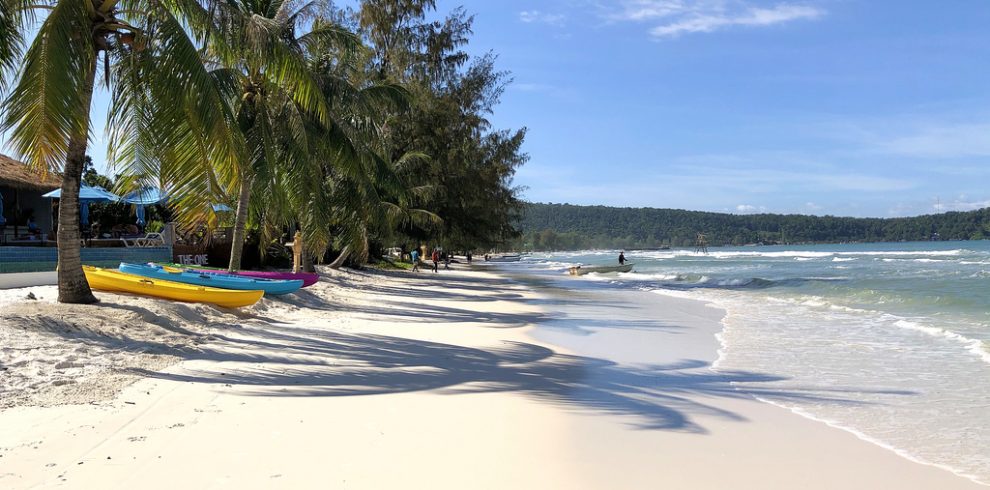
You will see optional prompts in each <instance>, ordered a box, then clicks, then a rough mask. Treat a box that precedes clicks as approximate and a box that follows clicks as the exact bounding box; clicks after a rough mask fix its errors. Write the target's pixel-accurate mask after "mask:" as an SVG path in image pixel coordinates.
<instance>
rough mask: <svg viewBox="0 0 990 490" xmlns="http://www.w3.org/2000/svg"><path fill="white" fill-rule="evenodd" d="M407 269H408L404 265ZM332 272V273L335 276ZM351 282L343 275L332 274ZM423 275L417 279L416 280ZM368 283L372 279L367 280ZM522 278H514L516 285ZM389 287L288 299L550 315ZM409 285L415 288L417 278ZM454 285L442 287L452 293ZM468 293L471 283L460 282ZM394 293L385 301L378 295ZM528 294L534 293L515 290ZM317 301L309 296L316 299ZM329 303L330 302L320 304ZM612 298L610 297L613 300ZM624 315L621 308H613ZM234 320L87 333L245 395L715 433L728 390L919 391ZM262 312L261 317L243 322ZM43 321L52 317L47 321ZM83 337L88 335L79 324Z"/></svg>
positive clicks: (488, 315) (466, 316)
mask: <svg viewBox="0 0 990 490" xmlns="http://www.w3.org/2000/svg"><path fill="white" fill-rule="evenodd" d="M404 278H405V279H408V276H404ZM324 279H327V278H326V277H325V278H324ZM332 279H333V280H335V281H339V284H340V285H342V286H344V287H347V281H346V280H344V279H342V278H332ZM450 280H453V281H457V284H458V286H457V288H459V289H465V290H469V289H470V287H484V288H490V287H495V286H496V285H498V284H507V283H506V282H505V281H501V280H491V279H487V278H461V277H453V278H450ZM414 283H415V281H414ZM366 286H367V284H362V286H361V287H366ZM517 286H518V285H516V286H515V287H517ZM397 289H398V290H396V291H388V290H387V289H386V288H384V287H379V288H378V291H377V292H376V293H375V295H376V298H374V299H375V300H374V301H372V302H371V303H372V304H370V305H364V304H344V303H340V302H334V301H332V299H331V298H329V297H323V296H321V295H319V294H316V293H312V292H305V293H304V294H299V295H297V296H296V297H294V298H291V297H290V298H285V299H280V300H279V301H284V302H286V303H288V304H295V305H299V306H300V307H302V308H323V309H339V310H345V311H348V312H352V313H358V314H359V315H364V314H367V315H387V316H388V318H389V321H393V322H409V323H428V324H431V325H436V326H455V325H457V326H460V325H461V324H464V325H465V327H466V328H471V327H475V326H477V325H491V326H499V327H518V326H524V325H531V324H534V323H538V322H547V321H549V320H551V319H550V318H548V317H547V313H539V312H537V313H503V312H491V311H475V310H471V309H465V308H456V307H451V306H436V305H428V304H423V303H422V301H421V300H422V298H421V297H419V296H417V294H416V293H414V292H408V290H407V289H406V288H401V289H399V288H397ZM410 289H415V287H412V288H410ZM446 294H449V293H447V292H440V293H434V296H433V297H436V299H440V300H443V299H445V297H446V296H445V295H446ZM455 294H461V293H455ZM382 296H384V297H385V298H387V299H385V300H381V301H378V298H380V297H382ZM506 301H514V302H519V303H526V301H527V300H525V299H510V300H506ZM311 303H312V304H314V306H309V304H311ZM320 304H322V306H320ZM603 306H605V307H609V306H615V305H609V304H608V303H607V302H605V303H603ZM112 307H114V308H126V309H128V310H130V311H132V312H134V313H135V314H137V315H138V316H139V318H141V319H143V320H145V321H149V323H153V324H155V325H158V326H160V327H161V328H163V329H165V330H167V331H169V332H173V333H175V334H178V335H190V336H195V335H200V336H202V335H204V333H203V330H202V329H197V328H193V327H191V326H190V325H189V324H183V323H181V322H178V321H175V320H174V319H166V318H162V317H159V316H158V314H157V313H155V312H153V311H151V310H148V309H146V308H144V307H142V306H137V305H121V304H113V305H112ZM179 313H180V314H179V315H178V316H179V318H181V319H182V320H183V321H187V322H195V321H197V319H198V318H199V313H198V312H196V311H194V310H192V309H190V310H189V311H184V310H182V311H180V312H179ZM614 316H618V315H614ZM227 318H228V319H229V321H230V322H231V323H229V324H223V323H217V322H214V323H213V324H211V325H210V328H209V329H208V335H207V336H205V337H202V338H203V339H204V341H203V342H197V343H196V345H195V346H193V347H188V346H186V348H176V347H175V345H174V344H173V343H171V342H170V341H168V340H166V339H159V338H155V337H153V336H144V337H141V338H127V339H126V342H122V341H121V339H119V338H112V337H106V336H99V335H89V336H88V337H87V338H86V341H87V342H90V343H97V344H101V343H102V344H104V345H106V346H107V347H110V348H115V349H121V348H126V349H133V350H136V351H155V352H163V351H164V352H168V353H170V354H172V355H176V356H178V357H180V358H183V359H186V360H204V361H210V362H208V363H192V364H186V365H180V366H179V367H178V368H176V369H174V370H171V371H168V372H152V371H147V370H141V369H133V370H131V371H132V372H135V373H138V374H141V375H143V376H147V377H152V378H158V379H167V380H173V381H179V382H196V383H209V384H216V385H221V386H223V385H231V386H237V387H239V389H237V390H235V391H233V392H232V393H234V394H240V395H245V396H275V397H346V396H369V395H381V394H393V393H409V392H423V391H431V392H434V393H438V394H443V395H449V396H456V395H460V394H472V393H495V392H498V393H514V394H518V395H520V396H524V397H527V398H529V399H532V400H536V401H539V402H541V403H548V404H552V405H554V406H558V407H562V408H566V409H568V410H574V411H577V412H580V413H589V414H614V415H619V416H622V417H624V418H625V419H626V420H627V421H628V422H629V423H630V424H632V425H633V426H634V427H637V428H640V429H649V430H666V431H678V432H687V433H695V434H705V433H707V429H706V428H705V427H704V425H703V422H704V420H705V419H710V418H717V419H722V420H729V421H737V422H743V421H745V418H744V417H743V416H742V415H740V414H739V413H736V412H733V411H731V410H728V409H726V408H724V405H725V404H724V403H719V400H722V401H725V400H738V399H752V398H753V397H759V398H762V399H766V400H769V401H775V402H782V403H787V402H815V403H830V404H859V403H861V402H857V401H854V400H853V399H852V397H850V396H849V394H853V393H865V392H869V393H874V394H883V395H889V396H908V395H912V394H913V393H912V392H907V391H877V390H863V389H857V388H853V387H840V388H833V389H828V390H826V389H821V388H820V387H807V388H800V387H788V388H782V387H780V386H779V385H777V384H776V382H779V381H784V380H785V378H784V377H781V376H774V375H769V374H765V373H757V372H746V371H729V372H714V371H712V370H710V369H709V364H708V363H707V362H705V361H702V360H696V359H685V360H682V361H679V362H677V363H672V364H652V365H635V366H632V365H625V364H618V363H616V362H613V361H610V360H607V359H602V358H595V357H587V356H579V355H573V354H567V353H562V352H558V351H555V350H554V349H551V348H549V347H546V346H543V345H539V344H535V343H529V342H518V341H513V342H503V343H502V344H501V345H498V346H493V347H468V346H462V345H456V344H450V343H442V342H434V341H428V340H417V339H411V338H405V337H396V336H389V335H378V334H369V333H361V334H356V333H349V332H346V331H341V330H338V329H332V328H327V324H326V323H325V322H321V321H320V320H309V321H298V322H292V323H284V322H285V320H282V321H281V322H279V321H275V320H272V319H268V318H265V317H263V316H259V315H254V314H251V313H248V312H244V313H241V314H237V315H235V316H230V317H227ZM244 319H253V320H258V321H243V320H244ZM39 321H41V320H39ZM589 321H593V322H595V323H594V324H593V325H592V324H588V325H586V326H587V327H589V328H651V329H666V330H669V331H672V332H677V331H679V330H681V329H683V328H684V327H682V326H680V325H676V324H671V323H659V322H656V321H653V320H649V319H636V318H635V315H631V316H627V317H626V318H625V319H622V318H602V319H596V320H589ZM44 322H45V324H44V328H47V329H49V330H50V331H51V332H53V333H56V334H59V335H68V333H69V332H70V331H71V330H69V329H67V328H65V326H66V324H60V323H59V322H68V320H66V319H65V318H55V317H48V318H45V319H44ZM71 332H72V335H73V336H74V338H75V337H78V336H80V335H85V334H84V333H83V334H80V333H78V332H75V331H71Z"/></svg>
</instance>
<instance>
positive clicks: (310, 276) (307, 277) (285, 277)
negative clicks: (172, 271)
mask: <svg viewBox="0 0 990 490" xmlns="http://www.w3.org/2000/svg"><path fill="white" fill-rule="evenodd" d="M158 265H164V266H168V267H175V268H176V269H190V270H194V271H205V272H209V273H212V274H227V275H232V276H242V277H256V278H259V279H273V280H279V281H302V282H303V285H302V287H304V288H308V287H310V286H312V285H313V284H316V282H317V281H319V280H320V275H319V274H316V273H313V272H279V271H237V272H235V273H233V274H231V273H230V272H229V271H227V269H217V268H215V267H205V266H202V265H182V264H158Z"/></svg>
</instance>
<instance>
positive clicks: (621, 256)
mask: <svg viewBox="0 0 990 490" xmlns="http://www.w3.org/2000/svg"><path fill="white" fill-rule="evenodd" d="M625 263H626V254H625V253H623V252H619V265H623V264H625Z"/></svg>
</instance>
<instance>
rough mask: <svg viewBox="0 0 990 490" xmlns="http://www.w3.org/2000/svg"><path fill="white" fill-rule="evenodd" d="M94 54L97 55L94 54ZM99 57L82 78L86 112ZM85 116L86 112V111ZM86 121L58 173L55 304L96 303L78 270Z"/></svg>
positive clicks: (80, 262) (87, 132) (91, 95)
mask: <svg viewBox="0 0 990 490" xmlns="http://www.w3.org/2000/svg"><path fill="white" fill-rule="evenodd" d="M97 54H98V53H97ZM98 59H99V56H94V57H93V64H92V66H90V67H89V73H87V74H86V85H85V86H84V87H83V92H82V94H80V95H81V99H80V102H81V103H82V106H83V107H86V108H89V107H90V105H91V104H92V101H93V83H94V80H95V78H96V64H97V60H98ZM87 112H88V111H87ZM88 136H89V117H86V119H85V122H84V123H83V127H82V128H80V130H79V131H78V132H76V133H74V134H73V135H72V136H71V137H70V138H69V147H68V151H67V152H66V159H65V167H64V168H63V169H62V195H61V197H60V198H59V203H58V232H57V234H56V240H57V243H58V301H59V303H81V304H89V303H96V302H97V301H99V300H98V299H96V296H93V291H92V290H91V289H90V288H89V282H88V281H87V280H86V274H84V273H83V269H82V257H81V252H82V251H81V248H82V244H81V240H82V235H81V234H80V230H79V186H80V183H81V181H82V173H83V165H84V163H85V160H86V145H87V137H88Z"/></svg>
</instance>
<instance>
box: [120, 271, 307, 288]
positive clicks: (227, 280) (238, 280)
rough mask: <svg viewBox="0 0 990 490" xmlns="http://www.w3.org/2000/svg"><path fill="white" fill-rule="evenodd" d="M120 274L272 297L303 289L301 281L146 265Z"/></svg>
mask: <svg viewBox="0 0 990 490" xmlns="http://www.w3.org/2000/svg"><path fill="white" fill-rule="evenodd" d="M120 272H123V273H125V274H134V275H135V276H143V277H147V278H151V279H162V280H165V281H175V282H181V283H185V284H193V285H196V286H207V287H213V288H221V289H238V290H241V291H256V290H258V289H260V290H262V291H264V292H265V294H270V295H281V294H289V293H294V292H296V291H298V290H299V288H301V287H302V285H303V282H302V281H301V280H296V281H279V280H271V279H259V278H256V277H242V276H231V275H225V274H214V273H211V272H207V271H191V270H187V269H178V268H175V267H167V266H159V265H145V264H126V263H121V264H120Z"/></svg>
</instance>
